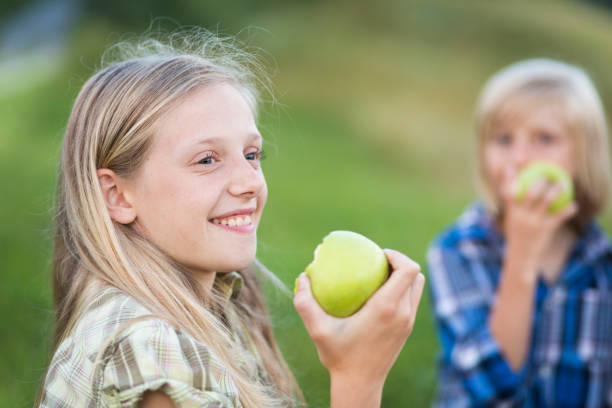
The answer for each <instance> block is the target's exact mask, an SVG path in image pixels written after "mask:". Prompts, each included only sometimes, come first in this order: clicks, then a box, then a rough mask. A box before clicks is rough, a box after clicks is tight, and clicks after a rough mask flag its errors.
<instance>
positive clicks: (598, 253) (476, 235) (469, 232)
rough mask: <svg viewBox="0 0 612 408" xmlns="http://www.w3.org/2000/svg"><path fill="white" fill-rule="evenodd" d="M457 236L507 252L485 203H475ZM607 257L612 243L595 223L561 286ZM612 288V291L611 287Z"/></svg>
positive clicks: (574, 254) (588, 228)
mask: <svg viewBox="0 0 612 408" xmlns="http://www.w3.org/2000/svg"><path fill="white" fill-rule="evenodd" d="M457 227H458V228H456V229H455V230H454V231H453V233H455V234H457V235H458V236H457V238H459V239H467V240H474V241H481V242H483V243H484V244H485V245H488V246H490V247H492V248H493V250H494V251H495V252H496V253H497V254H498V255H499V256H500V259H502V255H503V253H504V248H505V241H504V237H503V235H502V234H501V231H500V230H499V228H498V227H497V226H496V225H495V222H494V220H493V218H492V217H491V215H490V214H489V213H488V212H487V210H486V209H485V207H484V205H483V204H482V203H481V202H478V201H477V202H476V203H474V204H472V205H471V206H470V207H469V208H468V209H467V211H465V212H464V213H463V215H462V216H461V217H460V218H459V220H458V223H457ZM605 257H611V258H612V244H611V243H610V239H609V237H608V235H607V234H606V232H605V231H604V230H603V229H602V227H601V226H600V225H599V224H598V223H597V221H595V220H592V221H590V222H589V224H588V225H587V226H586V229H585V233H584V234H582V235H581V236H580V238H579V239H578V240H577V241H576V243H575V244H574V247H573V248H572V250H571V252H570V256H569V259H568V262H567V263H566V267H565V269H564V271H563V272H562V274H561V276H560V277H559V283H564V284H567V285H569V284H570V283H573V282H575V281H576V280H578V279H580V278H581V277H582V271H583V270H584V269H585V267H587V266H590V265H595V264H597V263H598V262H599V261H601V260H602V259H603V258H605ZM611 289H612V288H611Z"/></svg>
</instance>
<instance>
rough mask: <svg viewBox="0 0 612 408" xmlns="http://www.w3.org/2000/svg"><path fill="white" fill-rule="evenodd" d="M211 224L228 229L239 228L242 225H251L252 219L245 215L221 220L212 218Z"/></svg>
mask: <svg viewBox="0 0 612 408" xmlns="http://www.w3.org/2000/svg"><path fill="white" fill-rule="evenodd" d="M212 222H213V223H215V224H221V225H227V226H230V227H241V226H243V225H251V224H252V223H253V219H252V218H251V216H250V215H245V216H244V217H234V218H224V219H222V220H220V219H219V218H214V219H213V220H212Z"/></svg>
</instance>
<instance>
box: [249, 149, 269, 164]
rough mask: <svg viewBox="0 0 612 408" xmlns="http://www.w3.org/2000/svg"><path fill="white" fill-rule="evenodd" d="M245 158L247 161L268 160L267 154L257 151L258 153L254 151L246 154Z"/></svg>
mask: <svg viewBox="0 0 612 408" xmlns="http://www.w3.org/2000/svg"><path fill="white" fill-rule="evenodd" d="M244 157H245V158H246V159H247V160H252V161H256V160H257V161H261V160H263V159H265V158H266V153H265V152H264V151H263V150H257V151H253V152H249V153H247V154H245V155H244Z"/></svg>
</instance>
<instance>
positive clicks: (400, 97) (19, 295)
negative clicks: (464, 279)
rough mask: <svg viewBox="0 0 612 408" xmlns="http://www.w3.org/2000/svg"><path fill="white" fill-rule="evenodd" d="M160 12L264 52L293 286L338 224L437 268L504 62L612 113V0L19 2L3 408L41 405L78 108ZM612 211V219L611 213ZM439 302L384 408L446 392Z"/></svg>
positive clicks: (271, 217)
mask: <svg viewBox="0 0 612 408" xmlns="http://www.w3.org/2000/svg"><path fill="white" fill-rule="evenodd" d="M160 17H165V18H164V19H158V18H160ZM152 21H153V22H154V25H155V26H156V27H158V28H167V29H169V30H172V29H176V28H177V27H178V26H179V25H200V26H204V27H207V28H209V29H211V30H213V31H218V32H219V33H222V34H227V35H237V36H238V37H239V38H240V39H241V40H242V41H244V42H246V43H247V44H248V45H249V46H251V47H256V48H260V49H261V50H263V52H264V61H265V64H266V66H267V68H268V71H269V72H270V73H271V75H272V81H273V82H274V84H275V96H276V98H277V103H275V104H267V106H265V109H264V112H263V114H262V116H261V126H260V130H261V132H262V133H263V135H264V137H265V138H266V140H267V143H266V149H267V153H268V158H267V159H266V161H265V162H264V164H263V166H264V171H265V173H266V177H267V181H268V185H269V191H270V196H269V200H268V206H267V210H266V212H265V213H264V219H263V222H262V225H261V227H260V231H259V242H260V244H259V252H258V256H259V258H260V259H261V260H262V261H263V262H264V263H265V264H266V265H267V266H268V268H269V269H270V270H272V271H273V272H275V273H276V274H277V275H278V276H279V277H280V278H281V279H282V281H283V282H285V283H286V284H287V285H288V286H289V287H291V288H292V287H293V282H294V279H295V277H296V276H297V275H298V274H299V273H300V272H301V271H303V269H304V267H305V266H306V265H307V264H308V262H310V260H311V258H312V254H313V250H314V248H315V246H316V245H317V244H318V242H319V241H320V240H321V238H322V237H323V236H324V235H325V234H327V233H328V232H329V231H331V230H334V229H350V230H354V231H357V232H360V233H362V234H365V235H367V236H369V237H371V238H372V239H373V240H375V241H376V242H378V243H379V244H380V245H381V246H383V247H389V248H395V249H398V250H400V251H402V252H405V253H406V254H408V255H410V256H411V257H412V258H414V259H415V260H417V261H418V262H420V263H421V264H423V263H424V254H425V251H426V248H427V245H428V243H429V242H430V241H431V240H432V239H433V238H434V236H435V235H436V234H437V233H439V232H440V231H441V230H442V229H443V228H444V227H445V226H446V225H448V224H449V223H450V222H452V220H453V219H454V218H455V217H456V216H457V215H458V214H459V213H460V212H461V211H462V210H463V208H464V207H465V206H466V205H468V204H469V203H470V202H471V201H472V200H474V198H475V189H474V187H473V185H474V183H473V174H474V153H473V151H474V135H473V131H472V128H473V123H472V117H473V109H474V104H475V101H476V97H477V94H478V92H479V90H480V88H481V86H482V85H483V83H484V81H485V80H486V79H487V78H488V77H489V76H490V75H491V74H493V73H494V72H496V71H497V70H499V69H500V68H502V67H504V66H506V65H508V64H510V63H512V62H515V61H517V60H520V59H524V58H530V57H551V58H557V59H561V60H564V61H567V62H569V63H573V64H577V65H579V66H581V67H583V68H584V69H585V70H586V71H587V72H588V73H589V74H590V75H591V77H592V78H593V80H594V82H595V84H596V86H597V87H598V89H599V91H600V93H601V96H602V99H603V101H604V105H605V106H606V110H607V114H608V117H610V115H611V114H612V111H611V109H612V68H611V67H612V9H610V7H609V5H606V3H605V2H603V1H600V2H596V1H592V2H586V1H583V2H578V1H574V2H570V1H539V2H527V1H516V2H486V1H462V2H457V1H454V0H433V1H425V0H423V1H420V0H410V1H408V0H378V1H376V2H371V1H367V0H350V1H349V0H347V1H333V2H330V1H322V0H320V1H317V0H311V1H304V2H302V1H298V0H283V1H280V0H260V1H256V0H225V1H223V2H213V1H202V0H178V1H174V2H165V1H160V0H140V1H103V0H84V1H76V0H48V1H46V0H44V1H42V0H41V1H23V0H4V1H3V2H2V3H0V186H1V192H0V204H1V207H0V208H1V211H0V271H1V275H0V279H1V280H0V315H1V316H2V320H1V322H2V323H1V324H0V407H28V406H31V404H32V401H33V399H34V395H35V393H36V390H37V387H38V384H39V381H40V376H41V375H42V372H43V370H44V367H45V364H46V363H47V360H48V354H49V347H50V341H51V335H52V333H53V311H52V302H51V291H50V261H49V257H50V253H51V237H52V211H51V209H52V206H53V191H54V184H55V179H56V169H57V162H58V157H59V147H60V143H61V139H62V133H63V129H64V126H65V123H66V121H67V118H68V115H69V112H70V109H71V105H72V102H73V100H74V98H75V96H76V94H77V92H78V91H79V89H80V87H81V85H82V84H83V82H84V81H85V80H86V79H87V78H88V77H89V76H90V75H91V74H92V73H93V71H94V70H95V68H96V67H98V66H99V63H100V56H101V54H102V52H103V51H104V50H105V49H106V48H107V47H108V46H110V45H112V44H113V43H115V42H117V41H119V40H121V39H123V38H124V37H125V36H126V35H129V34H130V33H132V34H134V35H138V34H140V33H142V32H144V31H145V30H146V29H147V28H148V27H149V26H150V25H151V23H152ZM601 220H602V222H603V224H604V226H605V227H606V229H607V230H608V231H610V229H611V228H612V216H611V213H610V210H606V212H605V213H604V214H603V215H602V217H601ZM266 293H267V295H268V299H269V302H270V308H271V311H272V314H273V319H274V324H275V331H276V334H277V337H278V341H279V343H280V346H281V349H282V350H283V352H284V354H285V356H286V358H287V360H288V361H289V364H290V365H291V367H292V368H293V371H294V373H295V375H296V377H297V379H298V381H299V383H300V385H301V386H302V388H303V391H304V393H305V395H306V397H307V400H308V402H309V403H310V405H311V406H312V407H323V406H326V405H327V404H328V397H329V391H328V376H327V373H326V371H325V369H324V368H323V367H322V366H321V364H320V363H319V361H318V358H317V355H316V350H315V348H314V346H313V344H312V342H311V341H310V339H309V338H308V336H307V333H306V331H305V330H304V328H303V326H302V323H301V321H300V320H299V318H298V316H297V314H296V312H295V311H294V309H293V306H292V304H291V299H290V297H288V296H286V295H284V294H282V293H281V292H280V291H278V290H274V289H272V288H270V287H268V288H267V289H266ZM428 302H429V299H428V298H427V297H424V299H423V302H422V304H421V309H420V312H419V316H418V320H417V323H416V327H415V330H414V332H413V334H412V335H411V337H410V338H409V340H408V342H407V343H406V346H405V348H404V350H403V351H402V353H401V355H400V357H399V359H398V361H397V363H396V364H395V366H394V368H393V369H392V371H391V373H390V376H389V378H388V380H387V383H386V387H385V392H384V398H383V406H385V407H401V406H413V407H422V406H428V405H429V403H430V402H431V399H432V396H433V392H434V387H435V356H436V353H437V349H438V342H437V339H436V335H435V332H434V328H433V324H432V319H431V312H430V307H429V306H430V305H429V303H428Z"/></svg>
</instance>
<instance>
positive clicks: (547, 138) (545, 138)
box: [538, 132, 555, 144]
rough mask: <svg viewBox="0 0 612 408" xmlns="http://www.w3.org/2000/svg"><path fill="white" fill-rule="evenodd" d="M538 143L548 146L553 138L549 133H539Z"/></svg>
mask: <svg viewBox="0 0 612 408" xmlns="http://www.w3.org/2000/svg"><path fill="white" fill-rule="evenodd" d="M538 141H539V142H541V143H544V144H550V143H552V142H554V141H555V137H554V136H553V135H551V134H550V133H546V132H541V133H538Z"/></svg>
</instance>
